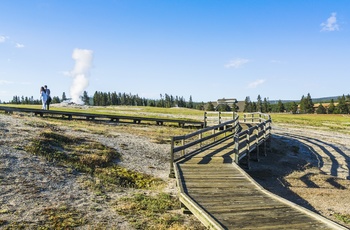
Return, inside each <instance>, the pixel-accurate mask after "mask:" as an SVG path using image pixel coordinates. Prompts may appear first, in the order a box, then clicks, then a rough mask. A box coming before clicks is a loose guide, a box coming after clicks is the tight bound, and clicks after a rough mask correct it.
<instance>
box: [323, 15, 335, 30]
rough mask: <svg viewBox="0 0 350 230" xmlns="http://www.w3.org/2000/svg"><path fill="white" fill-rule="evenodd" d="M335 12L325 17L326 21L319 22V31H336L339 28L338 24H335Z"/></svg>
mask: <svg viewBox="0 0 350 230" xmlns="http://www.w3.org/2000/svg"><path fill="white" fill-rule="evenodd" d="M336 16H337V13H332V15H331V16H330V17H329V18H328V19H327V22H323V23H321V26H322V29H321V31H336V30H339V25H338V24H337V17H336Z"/></svg>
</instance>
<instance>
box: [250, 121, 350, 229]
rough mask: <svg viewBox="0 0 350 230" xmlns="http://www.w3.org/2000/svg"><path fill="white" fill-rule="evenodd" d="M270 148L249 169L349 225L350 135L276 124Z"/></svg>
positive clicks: (286, 194) (288, 195) (257, 177)
mask: <svg viewBox="0 0 350 230" xmlns="http://www.w3.org/2000/svg"><path fill="white" fill-rule="evenodd" d="M272 133H273V135H272V139H271V148H270V149H269V150H268V152H267V156H262V157H261V158H260V161H259V162H254V161H251V168H250V169H249V170H247V172H248V173H249V174H250V175H251V176H252V177H253V178H254V179H255V180H256V181H257V182H258V183H260V184H261V185H262V186H263V187H264V188H265V189H267V190H269V191H271V192H273V193H275V194H277V195H279V196H281V197H283V198H286V199H287V200H289V201H292V202H294V203H296V204H298V205H301V206H303V207H305V208H307V209H309V210H312V211H314V212H316V213H319V214H321V215H322V216H324V217H326V218H328V219H331V220H333V221H335V222H337V223H339V224H341V225H343V226H345V227H347V228H350V180H349V179H350V173H349V169H350V148H349V146H350V145H349V144H350V136H349V135H344V134H339V133H335V132H327V131H320V130H315V129H313V128H311V127H303V128H301V127H299V128H296V127H292V126H289V125H282V124H279V125H274V126H273V129H272Z"/></svg>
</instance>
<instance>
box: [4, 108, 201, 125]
mask: <svg viewBox="0 0 350 230" xmlns="http://www.w3.org/2000/svg"><path fill="white" fill-rule="evenodd" d="M0 110H3V111H4V112H5V113H9V114H11V113H13V112H22V113H23V112H25V113H31V114H33V115H35V116H37V115H39V116H41V117H43V116H44V115H45V116H48V115H49V116H60V117H62V118H67V119H69V120H72V119H86V120H90V121H110V122H115V123H135V124H140V123H141V121H144V122H155V123H156V124H157V125H163V124H164V123H172V124H178V125H179V126H180V127H184V126H185V125H188V126H197V127H204V122H202V121H195V120H190V119H181V120H180V119H169V118H153V117H137V116H123V115H113V114H100V113H99V114H97V113H95V114H94V113H82V112H69V111H58V110H42V109H30V108H18V107H11V106H0Z"/></svg>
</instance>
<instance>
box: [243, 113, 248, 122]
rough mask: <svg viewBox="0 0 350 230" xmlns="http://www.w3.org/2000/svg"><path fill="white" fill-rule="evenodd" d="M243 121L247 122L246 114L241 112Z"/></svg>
mask: <svg viewBox="0 0 350 230" xmlns="http://www.w3.org/2000/svg"><path fill="white" fill-rule="evenodd" d="M243 122H244V123H246V122H247V114H243Z"/></svg>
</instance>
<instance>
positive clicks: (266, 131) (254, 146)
mask: <svg viewBox="0 0 350 230" xmlns="http://www.w3.org/2000/svg"><path fill="white" fill-rule="evenodd" d="M247 122H248V124H249V125H254V126H252V127H250V128H248V129H246V130H244V131H242V132H239V133H237V134H235V135H234V140H233V141H234V143H235V147H234V153H235V162H236V163H237V164H239V163H240V161H241V160H242V159H243V158H245V159H246V166H247V167H248V168H249V161H250V159H251V152H252V151H254V150H256V151H255V152H256V155H255V160H257V161H259V157H260V148H259V146H260V145H261V144H263V145H264V155H265V156H266V152H267V146H266V145H267V141H269V140H270V136H271V117H270V115H268V114H262V113H249V114H244V120H243V122H241V123H240V124H244V123H246V124H247Z"/></svg>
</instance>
